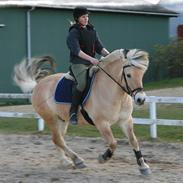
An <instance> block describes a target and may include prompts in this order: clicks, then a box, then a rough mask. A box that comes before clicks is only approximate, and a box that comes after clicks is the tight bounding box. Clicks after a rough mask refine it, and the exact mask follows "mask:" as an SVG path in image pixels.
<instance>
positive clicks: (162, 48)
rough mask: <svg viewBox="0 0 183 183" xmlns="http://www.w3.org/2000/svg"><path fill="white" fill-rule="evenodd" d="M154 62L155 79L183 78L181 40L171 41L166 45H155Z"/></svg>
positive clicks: (182, 48) (182, 45) (182, 41)
mask: <svg viewBox="0 0 183 183" xmlns="http://www.w3.org/2000/svg"><path fill="white" fill-rule="evenodd" d="M153 59H154V62H155V67H156V79H162V75H164V76H166V77H168V78H175V77H183V40H182V39H181V40H173V41H171V42H170V43H169V44H168V45H156V46H155V55H154V58H153Z"/></svg>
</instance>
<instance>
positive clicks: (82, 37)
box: [67, 7, 109, 125]
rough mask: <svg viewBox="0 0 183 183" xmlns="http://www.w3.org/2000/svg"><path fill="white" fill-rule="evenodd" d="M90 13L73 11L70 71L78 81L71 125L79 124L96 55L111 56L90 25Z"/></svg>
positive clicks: (74, 90) (82, 8) (78, 8)
mask: <svg viewBox="0 0 183 183" xmlns="http://www.w3.org/2000/svg"><path fill="white" fill-rule="evenodd" d="M88 15H89V12H88V10H87V8H85V7H76V8H75V9H74V11H73V17H74V20H75V24H73V25H72V26H71V27H70V28H69V33H68V36H67V46H68V48H69V50H70V62H71V65H70V69H71V71H72V73H73V75H74V77H75V79H76V85H74V87H73V91H72V104H71V108H70V114H69V115H70V123H71V124H73V125H76V124H77V111H78V106H79V104H80V102H81V98H82V93H83V91H84V89H85V87H86V82H87V69H88V68H89V67H90V66H91V65H97V64H98V63H99V60H98V59H96V58H95V53H98V54H100V55H102V56H106V55H108V54H109V52H108V50H107V49H105V48H104V47H103V45H102V43H101V41H100V39H99V37H98V35H97V32H96V30H95V28H94V26H93V25H92V24H90V23H89V17H88Z"/></svg>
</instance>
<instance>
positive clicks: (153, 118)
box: [0, 93, 183, 138]
mask: <svg viewBox="0 0 183 183" xmlns="http://www.w3.org/2000/svg"><path fill="white" fill-rule="evenodd" d="M0 98H1V99H30V98H31V94H18V93H6V94H4V93H0ZM146 103H148V104H149V117H150V118H134V123H135V124H146V125H150V136H151V138H157V125H170V126H183V120H169V119H157V109H156V104H157V103H162V104H165V103H171V104H176V103H183V97H156V96H148V97H147V98H146ZM0 117H17V118H36V119H37V120H38V131H43V130H44V121H43V119H41V118H40V116H39V115H38V114H36V113H22V112H1V111H0Z"/></svg>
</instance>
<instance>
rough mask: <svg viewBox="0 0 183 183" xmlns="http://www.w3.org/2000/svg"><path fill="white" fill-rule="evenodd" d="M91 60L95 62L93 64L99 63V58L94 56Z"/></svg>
mask: <svg viewBox="0 0 183 183" xmlns="http://www.w3.org/2000/svg"><path fill="white" fill-rule="evenodd" d="M90 62H91V63H92V64H93V65H97V64H98V63H99V60H97V59H96V58H92V59H91V60H90Z"/></svg>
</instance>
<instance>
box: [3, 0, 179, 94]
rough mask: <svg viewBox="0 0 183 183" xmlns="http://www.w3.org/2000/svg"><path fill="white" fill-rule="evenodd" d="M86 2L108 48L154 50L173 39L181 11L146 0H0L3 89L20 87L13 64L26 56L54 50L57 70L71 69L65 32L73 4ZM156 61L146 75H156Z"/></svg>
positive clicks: (5, 91)
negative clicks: (14, 78) (171, 31)
mask: <svg viewBox="0 0 183 183" xmlns="http://www.w3.org/2000/svg"><path fill="white" fill-rule="evenodd" d="M77 5H83V6H86V7H88V9H89V10H90V12H91V16H90V21H91V22H92V23H93V24H94V25H95V27H96V29H97V31H98V33H99V36H100V38H101V40H102V42H103V44H104V45H105V47H107V48H108V49H109V50H110V51H112V50H115V49H119V48H128V49H131V48H139V49H143V50H146V51H148V52H149V53H152V52H153V47H154V45H156V44H166V43H168V41H169V29H168V27H169V18H170V17H176V16H177V13H175V12H173V11H170V10H167V9H165V8H162V7H161V6H159V5H154V4H150V3H148V2H146V1H145V0H134V1H132V2H129V1H128V0H123V1H121V0H114V1H112V2H111V1H108V0H101V1H100V2H98V1H97V0H90V1H86V0H79V1H74V0H50V1H48V0H35V1H33V0H27V1H23V0H19V1H18V0H11V1H6V0H1V1H0V53H1V54H0V55H1V56H0V59H1V66H0V73H1V77H0V92H1V93H3V92H4V93H8V92H18V91H19V89H18V87H16V86H15V85H13V81H12V72H13V66H14V65H15V64H16V63H18V62H20V60H22V59H23V58H30V57H33V56H40V55H50V56H52V57H54V58H55V60H56V62H57V72H65V71H67V70H68V65H69V64H68V63H69V50H68V48H67V46H66V41H65V40H66V36H67V32H68V28H69V26H70V21H71V20H73V18H72V10H73V8H74V7H75V6H77ZM154 74H155V71H154V70H153V62H151V65H150V68H149V70H148V72H147V74H146V76H145V81H152V80H153V77H154Z"/></svg>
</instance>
